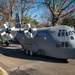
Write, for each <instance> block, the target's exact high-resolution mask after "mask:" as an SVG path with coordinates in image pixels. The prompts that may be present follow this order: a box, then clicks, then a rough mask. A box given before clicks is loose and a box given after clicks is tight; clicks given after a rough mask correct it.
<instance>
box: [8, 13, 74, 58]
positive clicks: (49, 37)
mask: <svg viewBox="0 0 75 75" xmlns="http://www.w3.org/2000/svg"><path fill="white" fill-rule="evenodd" d="M13 31H15V32H17V33H16V38H17V39H18V41H19V43H20V44H21V46H22V48H23V50H24V51H25V52H26V54H30V55H33V54H34V53H35V54H38V55H45V56H50V57H54V58H60V59H75V31H74V28H72V27H70V26H66V25H59V26H51V27H43V28H35V27H34V25H33V24H30V23H27V25H26V26H25V28H21V24H20V21H19V15H18V13H17V14H16V27H15V28H10V29H9V28H8V32H10V33H11V32H13Z"/></svg>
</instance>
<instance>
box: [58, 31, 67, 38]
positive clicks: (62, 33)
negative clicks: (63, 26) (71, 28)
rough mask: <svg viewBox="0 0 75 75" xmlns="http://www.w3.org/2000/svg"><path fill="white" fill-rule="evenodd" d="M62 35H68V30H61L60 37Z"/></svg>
mask: <svg viewBox="0 0 75 75" xmlns="http://www.w3.org/2000/svg"><path fill="white" fill-rule="evenodd" d="M60 36H68V33H67V30H59V32H58V37H60Z"/></svg>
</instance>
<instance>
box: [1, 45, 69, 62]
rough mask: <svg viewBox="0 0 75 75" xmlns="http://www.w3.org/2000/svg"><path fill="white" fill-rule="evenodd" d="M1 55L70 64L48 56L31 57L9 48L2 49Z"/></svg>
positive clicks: (19, 50)
mask: <svg viewBox="0 0 75 75" xmlns="http://www.w3.org/2000/svg"><path fill="white" fill-rule="evenodd" d="M12 47H14V46H12ZM0 53H1V54H3V55H5V56H9V57H13V58H19V59H26V60H36V61H45V62H53V63H68V61H66V60H63V59H56V58H52V57H47V56H41V55H34V56H29V55H26V54H25V52H24V51H22V50H21V49H9V48H7V47H0Z"/></svg>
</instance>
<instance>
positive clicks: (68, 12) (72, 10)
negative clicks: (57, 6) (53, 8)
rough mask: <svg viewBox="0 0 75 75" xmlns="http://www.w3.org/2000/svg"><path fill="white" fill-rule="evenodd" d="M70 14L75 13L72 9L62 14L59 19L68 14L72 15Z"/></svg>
mask: <svg viewBox="0 0 75 75" xmlns="http://www.w3.org/2000/svg"><path fill="white" fill-rule="evenodd" d="M72 12H75V9H73V10H71V11H69V12H67V13H66V14H63V15H62V16H60V17H59V18H62V17H64V16H66V15H68V14H70V13H72Z"/></svg>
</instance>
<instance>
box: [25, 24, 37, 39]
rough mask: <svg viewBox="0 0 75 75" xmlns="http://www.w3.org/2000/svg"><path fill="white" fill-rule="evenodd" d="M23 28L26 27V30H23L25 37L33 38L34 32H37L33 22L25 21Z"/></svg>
mask: <svg viewBox="0 0 75 75" xmlns="http://www.w3.org/2000/svg"><path fill="white" fill-rule="evenodd" d="M25 28H26V29H27V30H24V33H25V36H26V37H27V38H34V37H35V36H36V34H37V29H36V27H35V25H34V24H30V23H27V24H26V25H25Z"/></svg>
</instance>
